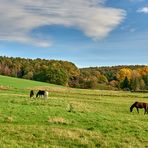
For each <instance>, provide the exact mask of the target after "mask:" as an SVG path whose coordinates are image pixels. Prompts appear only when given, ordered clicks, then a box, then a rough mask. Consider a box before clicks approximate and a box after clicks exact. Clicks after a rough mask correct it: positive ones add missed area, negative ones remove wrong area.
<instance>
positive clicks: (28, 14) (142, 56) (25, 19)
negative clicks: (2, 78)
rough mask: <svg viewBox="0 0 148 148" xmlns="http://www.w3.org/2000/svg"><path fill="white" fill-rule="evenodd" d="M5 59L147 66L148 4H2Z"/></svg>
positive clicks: (41, 0) (63, 0)
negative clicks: (19, 58) (37, 59)
mask: <svg viewBox="0 0 148 148" xmlns="http://www.w3.org/2000/svg"><path fill="white" fill-rule="evenodd" d="M0 55H1V56H8V57H23V58H32V59H35V58H41V59H49V60H50V59H55V60H66V61H70V62H73V63H74V64H75V65H76V66H77V67H80V68H81V67H94V66H115V65H137V64H138V65H147V64H148V58H147V56H148V0H0Z"/></svg>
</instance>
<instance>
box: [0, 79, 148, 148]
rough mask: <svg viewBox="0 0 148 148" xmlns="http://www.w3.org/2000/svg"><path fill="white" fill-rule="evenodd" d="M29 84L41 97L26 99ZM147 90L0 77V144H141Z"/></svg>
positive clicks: (146, 126)
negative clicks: (136, 106) (43, 92)
mask: <svg viewBox="0 0 148 148" xmlns="http://www.w3.org/2000/svg"><path fill="white" fill-rule="evenodd" d="M31 89H33V90H34V91H35V92H37V91H38V90H39V89H44V90H48V91H49V97H48V99H47V100H45V99H43V98H32V99H30V98H29V92H30V90H31ZM135 101H144V102H148V94H147V93H131V92H122V91H103V90H84V89H72V88H68V87H62V86H57V85H52V84H47V83H42V82H35V81H30V80H24V79H17V78H11V77H6V76H0V147H2V148H3V147H4V148H7V147H10V148H13V147H15V148H16V147H25V148H30V147H33V148H37V147H42V148H48V147H51V148H52V147H53V148H59V147H60V148H61V147H63V148H64V147H69V148H74V147H82V148H83V147H84V148H94V147H98V148H114V147H115V148H116V147H117V148H118V147H119V148H147V147H148V115H144V110H143V109H141V110H140V113H139V114H138V113H137V112H136V109H134V110H133V112H132V113H130V111H129V107H130V105H131V104H132V103H134V102H135Z"/></svg>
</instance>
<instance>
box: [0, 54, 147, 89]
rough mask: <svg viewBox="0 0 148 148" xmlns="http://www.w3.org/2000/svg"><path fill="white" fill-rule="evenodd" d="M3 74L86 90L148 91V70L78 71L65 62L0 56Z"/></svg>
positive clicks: (138, 66) (104, 68) (141, 68)
mask: <svg viewBox="0 0 148 148" xmlns="http://www.w3.org/2000/svg"><path fill="white" fill-rule="evenodd" d="M0 74H1V75H6V76H11V77H17V78H24V79H30V80H36V81H42V82H47V83H52V84H57V85H63V86H69V87H74V88H84V89H87V88H88V89H90V88H91V89H111V90H121V89H122V90H132V91H138V90H148V66H145V65H130V66H122V65H121V66H113V67H89V68H78V67H77V66H76V65H75V64H74V63H72V62H68V61H61V60H46V59H39V58H37V59H25V58H19V57H17V58H14V57H5V56H0Z"/></svg>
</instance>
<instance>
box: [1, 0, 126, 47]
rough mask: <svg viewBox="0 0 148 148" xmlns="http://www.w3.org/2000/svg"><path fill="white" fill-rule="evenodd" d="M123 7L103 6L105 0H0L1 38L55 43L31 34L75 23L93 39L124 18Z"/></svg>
mask: <svg viewBox="0 0 148 148" xmlns="http://www.w3.org/2000/svg"><path fill="white" fill-rule="evenodd" d="M125 15H126V13H125V11H124V10H122V9H117V8H110V7H105V6H104V0H48V1H47V0H35V1H34V0H0V40H4V41H15V42H21V43H27V44H33V45H36V46H41V47H49V46H51V45H52V42H51V39H50V38H36V37H33V36H30V32H31V31H32V30H33V29H34V28H38V27H40V26H45V25H46V26H47V25H63V26H65V27H74V28H77V29H78V30H80V31H82V32H84V34H85V35H86V36H88V37H90V38H92V39H95V40H96V39H102V38H104V37H106V36H107V35H108V34H109V33H110V32H111V31H112V30H113V29H114V28H115V27H117V26H118V25H119V24H120V23H121V22H122V21H123V19H124V17H125Z"/></svg>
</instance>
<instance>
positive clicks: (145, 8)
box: [137, 7, 148, 14]
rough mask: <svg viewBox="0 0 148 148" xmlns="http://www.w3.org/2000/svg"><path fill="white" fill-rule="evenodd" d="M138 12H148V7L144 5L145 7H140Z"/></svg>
mask: <svg viewBox="0 0 148 148" xmlns="http://www.w3.org/2000/svg"><path fill="white" fill-rule="evenodd" d="M137 12H139V13H146V14H147V13H148V7H143V8H140V9H138V10H137Z"/></svg>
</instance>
